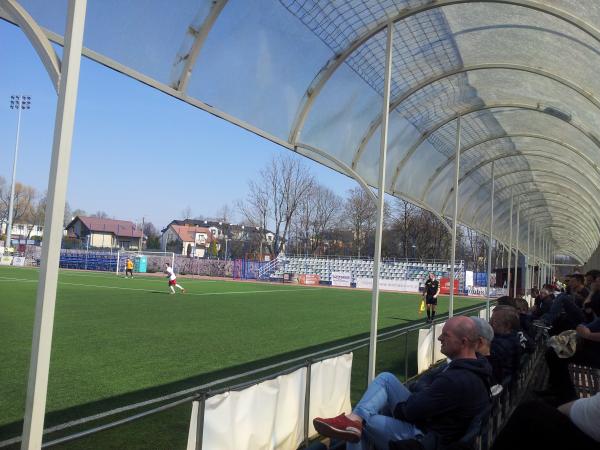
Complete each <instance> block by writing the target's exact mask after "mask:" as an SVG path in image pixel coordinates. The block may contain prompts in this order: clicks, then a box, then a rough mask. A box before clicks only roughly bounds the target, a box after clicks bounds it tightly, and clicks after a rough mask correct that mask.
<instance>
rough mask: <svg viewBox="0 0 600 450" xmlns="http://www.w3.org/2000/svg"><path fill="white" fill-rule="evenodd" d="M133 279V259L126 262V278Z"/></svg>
mask: <svg viewBox="0 0 600 450" xmlns="http://www.w3.org/2000/svg"><path fill="white" fill-rule="evenodd" d="M129 277H131V278H133V261H132V260H131V258H127V261H126V262H125V278H129Z"/></svg>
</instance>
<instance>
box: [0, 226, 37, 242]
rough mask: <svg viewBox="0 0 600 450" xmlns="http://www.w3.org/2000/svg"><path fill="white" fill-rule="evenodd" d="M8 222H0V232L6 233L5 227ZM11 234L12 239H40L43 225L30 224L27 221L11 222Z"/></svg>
mask: <svg viewBox="0 0 600 450" xmlns="http://www.w3.org/2000/svg"><path fill="white" fill-rule="evenodd" d="M7 227H8V224H7V223H6V222H2V223H0V234H2V235H5V234H6V228H7ZM11 236H12V239H14V240H19V241H23V242H24V240H26V239H27V240H41V239H42V237H43V236H44V226H43V225H32V224H29V223H13V225H12V230H11Z"/></svg>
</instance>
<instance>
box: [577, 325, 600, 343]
mask: <svg viewBox="0 0 600 450" xmlns="http://www.w3.org/2000/svg"><path fill="white" fill-rule="evenodd" d="M575 331H577V334H578V335H579V336H580V337H582V338H584V339H587V340H589V341H595V342H600V332H598V333H593V332H592V331H591V330H590V329H589V328H588V327H586V326H585V325H577V328H575Z"/></svg>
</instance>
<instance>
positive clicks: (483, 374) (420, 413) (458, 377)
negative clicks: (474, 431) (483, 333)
mask: <svg viewBox="0 0 600 450" xmlns="http://www.w3.org/2000/svg"><path fill="white" fill-rule="evenodd" d="M478 337H479V333H478V329H477V325H476V324H475V322H473V320H471V319H470V318H469V317H465V316H455V317H452V318H450V319H448V321H447V322H446V324H445V325H444V327H443V329H442V333H441V335H440V337H439V338H438V339H439V341H440V342H441V344H442V345H441V351H442V353H443V354H444V355H446V356H447V357H448V358H450V360H451V361H450V362H449V363H447V364H443V365H442V366H441V367H439V368H437V369H435V370H433V371H431V372H430V373H428V374H426V375H424V376H423V377H421V378H420V379H419V381H418V382H417V383H416V384H414V385H413V386H412V387H411V389H409V388H407V387H406V386H404V385H403V384H402V383H401V382H400V381H399V380H398V379H397V378H396V377H395V376H394V375H392V374H390V373H381V374H379V375H378V376H377V377H376V378H375V380H373V382H372V383H371V384H370V385H369V387H368V389H367V391H366V392H365V394H364V395H363V397H362V399H361V400H360V401H359V402H358V404H357V405H356V407H355V408H354V410H353V412H352V413H351V414H349V415H345V414H340V415H339V416H337V417H333V418H319V417H318V418H315V419H314V420H313V425H314V426H315V429H316V430H317V431H318V432H319V433H320V434H321V435H323V436H327V437H332V438H338V439H343V440H346V441H348V444H347V446H346V448H347V450H359V449H362V450H366V449H368V448H370V445H371V444H374V446H375V448H376V449H378V450H387V449H388V448H389V444H390V442H391V441H392V442H393V441H401V440H408V439H415V438H416V439H419V438H422V437H423V436H424V435H425V434H427V433H435V434H436V435H437V438H438V439H439V440H440V441H441V442H442V443H449V442H453V441H455V440H458V439H460V437H461V436H462V435H463V434H464V433H465V431H466V430H467V428H468V426H469V424H470V423H471V421H472V419H473V418H474V417H476V416H477V415H478V414H479V413H481V412H482V411H484V410H485V409H486V408H487V407H488V406H489V404H490V392H489V388H490V386H489V378H490V375H491V368H490V365H489V363H488V362H487V360H486V359H485V358H479V357H478V356H477V355H476V354H475V348H476V345H477V342H478Z"/></svg>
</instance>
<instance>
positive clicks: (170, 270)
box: [165, 263, 185, 294]
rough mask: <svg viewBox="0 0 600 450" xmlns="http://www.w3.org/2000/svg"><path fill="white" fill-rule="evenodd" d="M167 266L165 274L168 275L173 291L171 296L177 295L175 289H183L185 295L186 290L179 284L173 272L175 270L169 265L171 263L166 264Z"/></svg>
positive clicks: (170, 287)
mask: <svg viewBox="0 0 600 450" xmlns="http://www.w3.org/2000/svg"><path fill="white" fill-rule="evenodd" d="M165 266H167V270H166V271H165V273H166V274H167V278H168V279H169V289H171V294H174V293H175V288H177V289H181V293H182V294H185V289H184V288H183V287H182V286H180V285H179V284H177V277H176V276H175V271H174V270H173V268H172V267H171V266H170V265H169V263H165Z"/></svg>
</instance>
